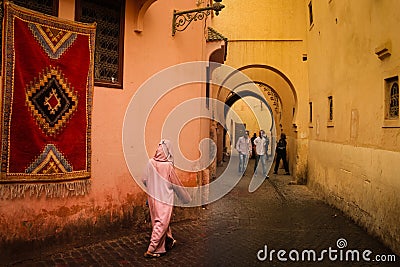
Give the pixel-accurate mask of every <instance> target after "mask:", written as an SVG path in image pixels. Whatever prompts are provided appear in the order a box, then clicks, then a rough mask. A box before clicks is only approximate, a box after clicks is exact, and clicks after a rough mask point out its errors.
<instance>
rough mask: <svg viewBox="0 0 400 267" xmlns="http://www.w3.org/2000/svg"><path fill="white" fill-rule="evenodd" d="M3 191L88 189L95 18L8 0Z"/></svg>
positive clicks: (56, 193)
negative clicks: (79, 18) (54, 13)
mask: <svg viewBox="0 0 400 267" xmlns="http://www.w3.org/2000/svg"><path fill="white" fill-rule="evenodd" d="M3 25H4V26H3V31H4V34H3V68H2V71H3V73H2V74H3V76H2V77H3V84H2V99H1V102H2V103H1V116H2V117H1V120H2V124H1V139H2V140H1V176H0V199H12V198H17V197H26V196H36V197H41V196H43V195H45V196H47V197H65V196H79V195H85V194H87V193H88V192H89V190H90V180H89V179H90V170H91V160H90V159H91V110H92V100H93V68H94V66H93V62H94V56H93V54H94V41H95V25H94V24H83V23H78V22H73V21H67V20H63V19H59V18H56V17H51V16H47V15H43V14H40V13H37V12H33V11H31V10H28V9H25V8H21V7H18V6H16V5H14V4H10V3H6V5H5V10H4V24H3Z"/></svg>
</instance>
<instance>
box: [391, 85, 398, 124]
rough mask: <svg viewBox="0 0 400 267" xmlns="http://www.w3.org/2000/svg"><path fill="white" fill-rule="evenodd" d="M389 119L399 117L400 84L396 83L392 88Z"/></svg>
mask: <svg viewBox="0 0 400 267" xmlns="http://www.w3.org/2000/svg"><path fill="white" fill-rule="evenodd" d="M389 117H390V118H392V119H393V118H398V117H399V84H398V83H397V82H394V83H393V84H392V87H391V88H390V105H389Z"/></svg>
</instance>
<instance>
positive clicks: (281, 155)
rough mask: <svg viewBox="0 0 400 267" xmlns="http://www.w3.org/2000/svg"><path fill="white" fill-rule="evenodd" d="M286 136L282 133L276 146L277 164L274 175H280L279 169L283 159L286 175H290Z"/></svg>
mask: <svg viewBox="0 0 400 267" xmlns="http://www.w3.org/2000/svg"><path fill="white" fill-rule="evenodd" d="M286 145H287V142H286V135H285V134H284V133H281V138H280V139H279V141H278V144H277V145H276V162H275V168H274V174H278V168H279V163H280V162H281V159H282V161H283V167H284V168H285V171H286V173H285V175H290V173H289V166H288V163H287V160H286Z"/></svg>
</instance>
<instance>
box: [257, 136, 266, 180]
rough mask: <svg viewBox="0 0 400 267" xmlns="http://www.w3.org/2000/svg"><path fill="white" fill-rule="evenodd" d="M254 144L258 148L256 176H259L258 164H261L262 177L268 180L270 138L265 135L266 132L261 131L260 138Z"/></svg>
mask: <svg viewBox="0 0 400 267" xmlns="http://www.w3.org/2000/svg"><path fill="white" fill-rule="evenodd" d="M254 144H255V146H256V155H255V156H256V160H255V163H254V175H256V176H257V171H258V167H259V166H258V163H259V162H261V165H262V176H263V177H265V179H268V178H269V177H268V175H267V166H266V160H267V152H268V151H267V149H268V137H267V136H266V135H265V132H264V130H260V136H258V137H257V138H256V139H255V140H254Z"/></svg>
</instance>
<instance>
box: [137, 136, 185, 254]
mask: <svg viewBox="0 0 400 267" xmlns="http://www.w3.org/2000/svg"><path fill="white" fill-rule="evenodd" d="M143 184H144V185H145V186H146V189H147V194H148V198H147V201H148V205H149V209H150V217H151V224H152V233H151V238H150V245H149V247H148V249H147V251H146V252H145V253H144V256H145V257H146V258H158V257H160V256H162V255H164V254H165V253H166V252H167V249H171V248H172V247H173V246H174V245H175V244H176V240H175V239H174V238H173V236H172V232H171V227H170V220H171V215H172V209H173V205H174V193H175V194H176V195H177V196H178V198H179V199H180V200H181V201H182V202H183V203H185V204H187V203H189V202H190V201H191V197H190V195H189V193H188V192H187V191H186V189H184V187H183V186H182V183H181V181H180V180H179V178H178V176H177V174H176V172H175V169H174V164H173V153H172V146H171V142H170V141H169V140H161V142H160V143H159V144H158V148H157V150H156V153H155V155H154V157H153V158H151V159H149V161H148V163H147V167H146V170H145V175H144V177H143Z"/></svg>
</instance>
